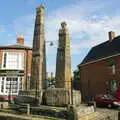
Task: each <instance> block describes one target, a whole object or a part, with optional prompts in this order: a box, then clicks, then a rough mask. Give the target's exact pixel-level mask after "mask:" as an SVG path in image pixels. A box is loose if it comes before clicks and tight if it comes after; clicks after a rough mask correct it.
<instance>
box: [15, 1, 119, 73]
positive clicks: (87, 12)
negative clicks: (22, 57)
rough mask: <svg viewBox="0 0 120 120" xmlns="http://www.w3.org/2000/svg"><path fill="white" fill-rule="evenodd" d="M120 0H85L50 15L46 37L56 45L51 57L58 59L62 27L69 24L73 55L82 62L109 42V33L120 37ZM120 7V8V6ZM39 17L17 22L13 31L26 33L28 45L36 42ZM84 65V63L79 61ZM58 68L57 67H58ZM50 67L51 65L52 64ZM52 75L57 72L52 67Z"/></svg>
mask: <svg viewBox="0 0 120 120" xmlns="http://www.w3.org/2000/svg"><path fill="white" fill-rule="evenodd" d="M118 2H119V1H118V0H116V2H114V0H111V1H109V0H81V1H79V2H77V3H74V4H70V5H67V6H64V7H62V8H58V9H56V10H54V9H53V11H49V10H48V11H46V12H48V13H47V16H45V36H46V41H53V43H54V46H52V47H51V46H49V44H48V43H46V44H47V55H48V56H49V55H54V58H55V57H56V56H55V55H56V50H57V46H58V31H59V28H60V23H61V22H62V21H66V22H67V24H68V28H69V34H70V40H71V54H72V56H73V55H78V56H79V57H81V60H82V59H83V57H84V56H85V54H87V53H85V52H83V51H84V50H86V49H87V51H88V50H89V49H90V48H91V47H93V46H95V45H97V44H100V43H102V42H104V41H106V40H107V39H108V32H109V31H111V30H112V31H115V32H116V34H117V35H119V34H120V32H119V31H120V17H119V13H120V8H119V6H118V5H119V3H118ZM117 3H118V4H117ZM34 20H35V14H34V15H33V14H29V15H25V16H22V17H19V18H17V19H16V20H15V21H14V24H13V27H14V31H15V32H16V34H18V33H22V34H23V35H24V36H25V40H26V43H27V44H29V45H31V43H32V42H31V41H32V39H33V30H34ZM79 63H80V61H79ZM54 64H55V63H54ZM48 66H50V63H49V64H48ZM49 68H50V71H53V68H52V67H48V69H49Z"/></svg>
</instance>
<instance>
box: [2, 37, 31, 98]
mask: <svg viewBox="0 0 120 120" xmlns="http://www.w3.org/2000/svg"><path fill="white" fill-rule="evenodd" d="M31 59H32V49H31V48H30V47H27V46H25V45H24V38H23V37H22V36H21V35H19V36H18V37H17V44H15V45H8V46H0V95H2V96H4V97H8V96H9V95H12V96H14V95H18V93H19V90H26V89H29V86H30V76H31Z"/></svg>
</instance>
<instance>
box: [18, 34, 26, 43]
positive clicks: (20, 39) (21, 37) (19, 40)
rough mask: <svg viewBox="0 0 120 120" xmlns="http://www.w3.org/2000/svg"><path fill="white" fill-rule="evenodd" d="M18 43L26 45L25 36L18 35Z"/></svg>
mask: <svg viewBox="0 0 120 120" xmlns="http://www.w3.org/2000/svg"><path fill="white" fill-rule="evenodd" d="M17 44H19V45H24V37H23V36H22V35H21V34H19V35H17Z"/></svg>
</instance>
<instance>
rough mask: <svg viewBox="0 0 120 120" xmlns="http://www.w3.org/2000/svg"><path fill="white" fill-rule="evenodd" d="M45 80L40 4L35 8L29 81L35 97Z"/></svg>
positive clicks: (43, 85) (42, 18) (42, 25)
mask: <svg viewBox="0 0 120 120" xmlns="http://www.w3.org/2000/svg"><path fill="white" fill-rule="evenodd" d="M45 80H46V50H45V36H44V6H43V5H41V6H39V7H38V8H37V9H36V20H35V27H34V37H33V51H32V71H31V81H30V89H31V90H35V91H36V97H39V95H38V94H39V92H40V90H42V89H45V86H46V84H45Z"/></svg>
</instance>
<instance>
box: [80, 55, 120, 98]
mask: <svg viewBox="0 0 120 120" xmlns="http://www.w3.org/2000/svg"><path fill="white" fill-rule="evenodd" d="M111 60H114V61H115V70H116V73H115V74H114V75H113V74H112V69H110V67H109V65H108V62H109V61H111ZM79 70H80V88H81V92H82V96H83V100H86V99H88V98H89V97H90V96H97V95H99V94H104V93H106V88H107V86H106V82H107V81H109V80H116V81H117V82H120V56H117V57H113V58H108V59H105V60H101V61H97V62H94V63H90V64H86V65H84V66H81V67H79Z"/></svg>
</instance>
